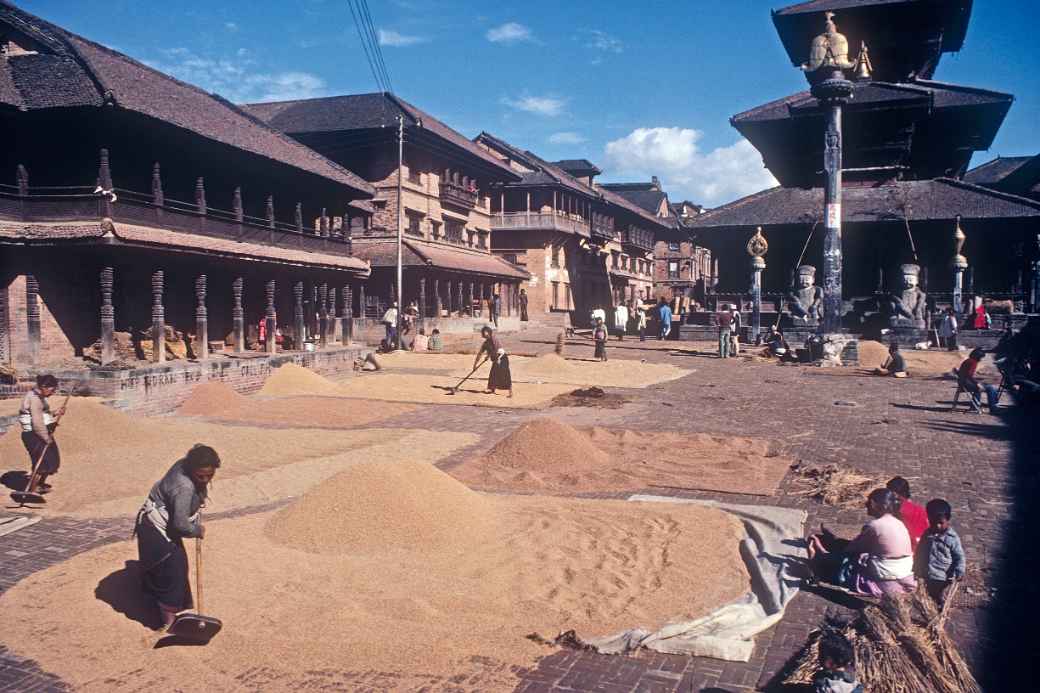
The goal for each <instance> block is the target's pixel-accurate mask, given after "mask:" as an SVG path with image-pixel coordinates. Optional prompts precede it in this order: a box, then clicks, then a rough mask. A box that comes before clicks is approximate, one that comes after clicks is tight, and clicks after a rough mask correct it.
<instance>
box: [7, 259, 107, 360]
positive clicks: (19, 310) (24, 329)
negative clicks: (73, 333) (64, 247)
mask: <svg viewBox="0 0 1040 693" xmlns="http://www.w3.org/2000/svg"><path fill="white" fill-rule="evenodd" d="M25 283H26V275H24V274H19V275H16V276H15V277H14V278H12V279H10V280H9V281H8V282H7V285H6V287H4V288H5V291H4V292H3V293H2V296H3V297H4V299H5V302H4V310H3V311H2V313H0V319H4V320H5V321H6V323H5V324H6V326H7V329H6V330H5V331H6V333H7V335H8V337H7V340H8V343H7V345H6V346H7V355H8V360H9V362H10V363H13V364H15V365H16V366H24V365H27V364H28V363H29V319H28V303H27V302H26V295H25ZM37 305H38V306H39V308H40V356H39V359H40V360H39V363H41V364H46V363H55V362H60V361H63V360H65V359H69V358H72V357H74V356H75V355H76V350H75V347H74V346H73V344H72V342H71V341H70V340H69V338H68V336H67V335H66V333H65V331H64V330H63V329H62V327H61V325H59V324H58V321H57V320H56V319H55V318H54V314H53V313H52V312H51V310H50V308H49V307H48V305H47V300H46V299H45V298H44V296H43V295H42V294H41V295H38V296H37ZM99 319H100V318H99Z"/></svg>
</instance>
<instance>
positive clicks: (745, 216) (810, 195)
mask: <svg viewBox="0 0 1040 693" xmlns="http://www.w3.org/2000/svg"><path fill="white" fill-rule="evenodd" d="M822 210H823V189H822V188H785V187H779V186H778V187H775V188H770V189H768V190H763V191H761V192H758V193H755V194H753V195H748V196H747V197H744V198H741V199H739V200H736V201H734V202H731V203H729V204H727V205H723V206H722V207H716V208H715V209H712V210H708V211H706V212H703V213H702V214H698V215H697V216H696V217H694V218H692V219H690V220H689V221H688V222H687V226H688V227H690V228H693V229H713V228H726V227H750V226H758V225H762V226H765V225H777V224H806V223H813V222H814V221H817V220H819V219H820V217H821V215H822ZM957 215H960V216H961V217H962V218H963V219H965V220H972V219H1014V218H1040V202H1035V201H1033V200H1029V199H1026V198H1024V197H1017V196H1015V195H1008V194H1005V193H1000V192H996V191H993V190H989V189H988V188H983V187H980V186H977V185H971V184H970V183H965V182H963V181H958V180H954V179H952V178H936V179H934V180H922V181H898V182H891V183H887V184H884V185H878V186H876V187H847V188H845V189H843V190H842V220H843V221H844V222H845V223H870V222H879V221H896V220H898V221H902V220H903V219H904V216H905V218H906V219H908V220H909V221H926V220H950V221H952V220H953V219H954V217H956V216H957Z"/></svg>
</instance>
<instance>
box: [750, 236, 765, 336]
mask: <svg viewBox="0 0 1040 693" xmlns="http://www.w3.org/2000/svg"><path fill="white" fill-rule="evenodd" d="M768 250H769V243H767V242H766V237H765V236H763V235H762V227H761V226H759V227H758V228H757V229H756V230H755V235H754V236H752V237H751V239H750V240H749V241H748V242H747V252H748V255H750V256H751V334H750V335H748V344H757V343H758V336H759V335H760V334H761V333H762V270H764V269H765V268H766V261H765V254H766V251H768Z"/></svg>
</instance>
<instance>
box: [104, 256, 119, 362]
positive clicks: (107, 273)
mask: <svg viewBox="0 0 1040 693" xmlns="http://www.w3.org/2000/svg"><path fill="white" fill-rule="evenodd" d="M114 285H115V270H113V269H112V268H111V267H104V268H102V270H101V365H102V366H104V365H107V364H109V363H112V362H113V361H115V359H116V353H115V332H116V309H115V307H114V306H113V305H112V290H113V287H114Z"/></svg>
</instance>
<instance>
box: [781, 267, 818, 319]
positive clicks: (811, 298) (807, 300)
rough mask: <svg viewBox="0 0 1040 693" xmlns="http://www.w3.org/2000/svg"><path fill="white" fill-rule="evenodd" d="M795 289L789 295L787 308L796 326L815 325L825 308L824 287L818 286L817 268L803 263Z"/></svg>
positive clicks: (799, 269)
mask: <svg viewBox="0 0 1040 693" xmlns="http://www.w3.org/2000/svg"><path fill="white" fill-rule="evenodd" d="M797 282H798V283H797V284H796V285H795V288H794V290H793V291H792V292H791V293H790V294H788V296H787V310H788V312H789V313H790V314H791V321H792V322H793V323H794V325H795V327H815V326H816V325H818V324H819V322H820V316H821V312H822V310H823V289H821V288H820V287H818V286H816V268H815V267H813V266H812V265H802V266H801V267H799V268H798V279H797Z"/></svg>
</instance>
